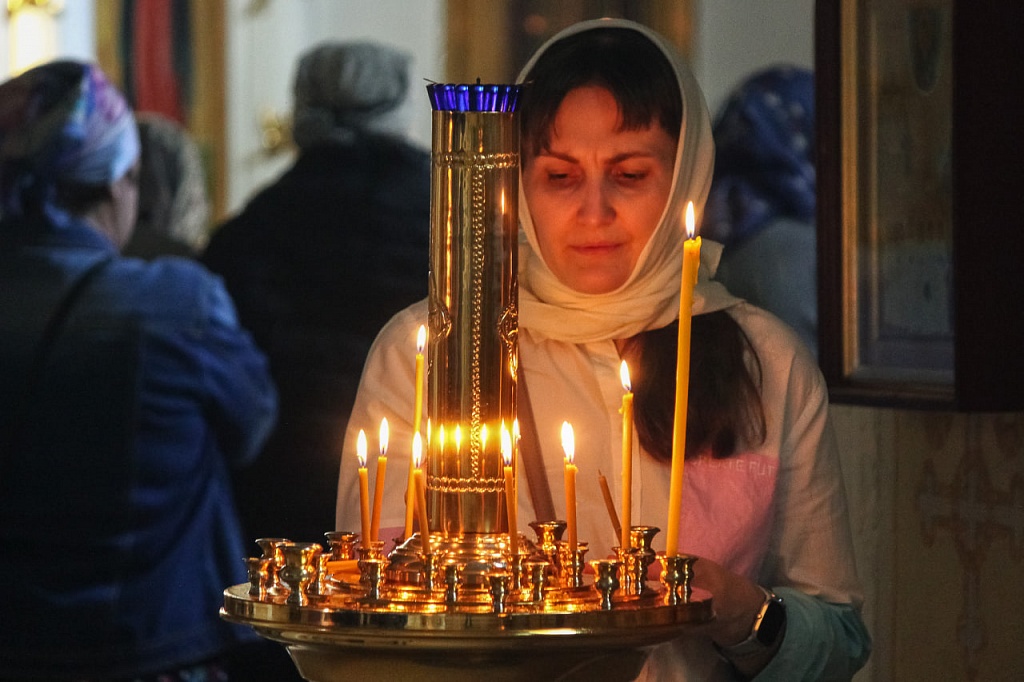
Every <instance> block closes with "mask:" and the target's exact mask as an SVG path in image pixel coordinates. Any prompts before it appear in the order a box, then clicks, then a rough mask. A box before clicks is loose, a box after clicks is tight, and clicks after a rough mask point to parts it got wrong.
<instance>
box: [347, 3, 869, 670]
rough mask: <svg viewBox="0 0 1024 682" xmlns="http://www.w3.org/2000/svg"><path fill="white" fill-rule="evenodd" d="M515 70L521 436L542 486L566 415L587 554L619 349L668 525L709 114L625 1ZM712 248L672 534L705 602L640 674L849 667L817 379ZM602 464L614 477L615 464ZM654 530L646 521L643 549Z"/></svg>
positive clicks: (856, 648) (700, 301) (846, 566)
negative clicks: (722, 277) (519, 92)
mask: <svg viewBox="0 0 1024 682" xmlns="http://www.w3.org/2000/svg"><path fill="white" fill-rule="evenodd" d="M522 80H523V81H524V82H526V83H528V84H529V85H528V88H527V89H526V92H525V95H524V97H525V99H524V100H523V102H522V106H521V111H522V126H523V137H522V159H523V165H522V183H521V190H522V195H523V200H522V201H521V202H520V218H521V223H522V229H521V231H520V237H521V239H520V254H519V283H520V290H519V297H520V298H519V322H520V326H519V358H520V377H519V380H520V381H521V382H522V381H525V383H526V385H527V386H528V388H529V393H530V396H531V398H532V404H530V405H528V404H525V403H523V402H522V401H521V402H520V404H519V418H520V423H521V427H522V431H523V432H524V443H525V442H526V438H525V433H526V431H527V429H528V428H532V429H535V430H536V433H537V434H538V440H539V441H540V447H541V449H542V456H543V462H544V467H543V468H544V471H543V472H542V473H543V478H545V479H546V480H547V481H548V485H549V487H550V488H551V490H552V491H555V492H557V491H560V490H561V487H562V481H561V479H562V475H563V459H562V451H561V448H560V447H559V445H560V443H559V429H560V425H561V423H562V422H563V421H569V422H570V423H571V424H572V425H573V427H574V429H575V434H576V437H575V464H576V466H578V468H579V472H580V475H579V485H578V487H577V491H576V492H577V497H578V507H579V511H578V516H579V527H578V534H579V538H580V540H581V541H588V542H589V543H590V553H591V556H597V557H600V556H605V555H608V554H610V553H611V552H612V547H613V546H614V545H617V544H618V539H617V538H616V537H615V536H614V531H613V529H612V527H611V524H609V523H608V519H607V514H606V511H605V507H604V504H603V501H602V494H601V490H600V487H599V485H598V479H597V471H598V470H599V469H600V470H601V471H604V472H619V471H620V467H619V466H617V462H618V459H619V457H620V448H619V446H620V442H621V429H622V421H621V418H620V415H619V414H618V411H619V407H620V401H621V398H622V385H621V383H620V380H619V363H620V361H621V360H622V359H626V360H627V361H628V362H629V369H630V373H631V377H632V388H633V392H634V397H635V404H634V407H635V413H636V432H637V441H638V445H639V447H638V448H636V451H637V455H636V456H635V457H634V460H633V468H632V478H633V481H634V486H635V489H634V490H633V491H632V492H633V494H632V499H633V505H632V510H631V512H632V513H631V517H632V520H633V523H634V524H644V525H653V526H659V527H661V528H665V527H666V525H667V524H666V517H667V514H668V508H669V502H668V501H669V492H670V491H669V487H670V460H671V458H672V449H673V445H672V429H673V423H674V414H673V412H674V400H673V398H674V393H675V390H676V381H675V366H676V352H677V338H678V337H679V333H678V316H679V310H680V286H679V283H680V263H681V262H682V255H683V250H684V249H683V242H684V239H685V233H684V219H683V217H684V209H685V206H686V204H687V202H689V201H692V202H693V203H694V204H695V208H696V212H697V214H698V215H699V214H700V209H701V207H702V206H703V202H704V199H705V197H706V195H707V191H708V186H709V184H710V180H711V173H712V167H713V158H714V149H713V142H712V138H711V127H710V122H709V119H708V114H707V110H706V107H705V104H704V100H703V96H702V94H701V92H700V89H699V87H698V86H697V84H696V82H695V80H694V78H693V76H692V74H691V73H690V71H689V69H688V67H687V66H686V64H685V63H684V61H683V60H682V58H681V57H680V56H679V55H678V54H676V52H675V51H674V50H673V49H672V48H671V47H670V46H669V44H668V43H667V42H666V41H665V40H664V39H663V38H661V37H660V36H658V35H657V34H655V33H654V32H652V31H650V30H649V29H647V28H645V27H642V26H639V25H637V24H633V23H629V22H624V21H617V20H600V21H592V22H584V23H582V24H578V25H576V26H573V27H571V28H569V29H567V30H566V31H563V32H562V33H561V34H559V35H558V36H556V37H555V38H553V39H552V40H551V41H550V42H549V43H547V44H546V45H545V46H544V47H543V48H541V50H539V51H538V54H537V55H536V56H535V57H534V58H533V59H532V60H531V62H530V63H529V64H528V65H527V67H526V69H525V70H524V72H523V76H522ZM719 252H720V247H718V245H716V244H714V243H709V242H706V241H705V243H704V247H703V250H702V251H701V254H700V258H701V261H700V268H699V280H698V282H697V284H696V288H695V290H694V292H693V305H692V322H691V325H692V342H691V347H692V356H691V360H690V367H691V376H690V377H689V410H688V419H687V420H686V422H685V423H686V427H687V428H686V450H685V451H686V454H687V458H686V469H685V471H686V477H685V484H684V488H683V493H682V504H681V511H680V516H679V519H678V524H669V525H678V527H679V532H678V537H676V538H674V542H672V543H668V544H678V548H679V551H682V552H686V553H689V554H692V555H696V556H698V557H700V559H699V560H698V561H697V563H696V565H695V571H696V575H695V584H696V585H697V586H699V587H702V588H704V589H706V590H708V591H709V592H711V593H712V594H713V595H714V606H715V611H716V614H717V618H716V620H715V621H714V622H713V623H710V624H708V625H707V626H704V629H702V630H701V632H700V633H697V634H691V635H688V636H686V637H683V638H680V639H678V640H675V641H672V642H670V643H668V644H664V645H661V646H659V647H656V648H654V649H653V650H652V652H651V655H650V657H649V658H648V662H647V666H646V667H645V669H644V671H643V672H642V673H641V679H649V680H677V679H678V680H728V679H744V678H751V677H755V678H756V679H759V680H787V681H790V680H821V679H849V678H850V677H851V676H852V675H853V674H854V672H856V671H857V670H858V669H859V668H860V667H861V666H862V665H863V663H864V662H865V661H866V659H867V656H868V653H869V650H870V639H869V636H868V634H867V632H866V631H865V629H864V626H863V624H862V622H861V619H860V615H859V608H860V604H861V600H862V597H861V592H860V587H859V584H858V581H857V576H856V572H855V568H854V560H853V552H852V547H851V544H852V543H851V540H850V531H849V524H848V519H847V512H846V501H845V497H844V491H843V483H842V479H841V472H840V468H839V460H838V454H837V451H836V444H835V441H834V436H833V433H832V430H831V426H830V423H829V419H828V404H827V393H826V389H825V385H824V382H823V379H822V377H821V375H820V373H819V371H818V369H817V367H816V365H815V363H814V360H813V358H812V356H811V354H810V353H809V352H808V350H807V349H806V348H805V347H804V346H803V345H801V343H800V341H799V340H798V339H797V337H796V335H795V334H794V333H793V332H792V331H791V330H790V329H789V328H787V327H786V326H784V325H783V324H781V323H780V322H779V321H778V320H777V319H776V318H774V317H772V316H771V315H769V314H767V313H765V312H764V311H761V310H759V309H757V308H754V307H753V306H751V305H749V304H747V303H745V302H743V301H741V300H739V299H737V298H735V297H733V296H731V295H730V294H729V293H728V292H727V291H726V290H725V288H724V287H723V286H722V285H720V284H718V283H716V282H715V281H714V280H713V279H711V277H712V276H713V273H714V269H715V266H716V264H717V257H718V254H719ZM426 314H427V306H426V303H425V302H424V303H422V304H419V305H417V306H413V307H412V308H410V309H408V310H406V311H404V312H402V313H400V314H399V315H397V316H396V317H395V318H394V319H393V320H392V321H391V323H389V325H388V326H387V327H386V328H385V329H384V331H383V332H382V333H381V335H380V337H379V338H378V340H377V342H376V344H375V347H374V348H373V350H372V351H371V354H370V358H369V361H368V364H367V367H366V370H365V372H364V376H363V382H362V386H361V388H360V392H359V396H358V398H357V402H356V407H355V412H354V414H353V416H352V419H351V422H350V423H351V424H353V426H354V427H356V428H357V427H358V425H360V424H372V423H375V422H377V421H379V420H380V419H381V418H382V417H387V418H388V420H389V421H390V423H391V425H392V435H393V438H394V439H395V440H396V442H402V440H404V439H405V438H406V436H408V437H411V431H410V426H409V423H410V420H411V416H412V413H413V400H414V393H415V392H414V390H413V387H412V382H413V355H412V353H411V352H410V351H409V349H410V348H412V347H413V339H414V338H415V334H416V329H417V327H418V326H419V325H420V324H422V321H423V320H425V319H426ZM350 431H351V429H350ZM403 431H404V434H403ZM350 435H351V434H350ZM354 445H355V438H354V436H352V437H351V438H348V439H347V440H346V443H345V449H346V453H345V456H344V457H343V460H342V466H343V469H342V474H341V483H340V486H339V501H338V502H339V505H338V510H339V515H338V520H339V527H346V528H347V527H354V525H353V524H354V523H357V522H358V518H359V517H358V509H359V507H358V503H359V502H358V493H357V492H356V491H355V487H354V483H353V482H354V481H355V480H356V477H355V472H354V471H352V470H351V465H350V464H347V463H348V462H350V461H351V462H354V461H355V457H354V456H350V455H351V451H352V448H354ZM400 466H401V465H400ZM520 476H521V477H522V476H523V474H522V473H521V474H520ZM611 482H612V485H613V487H614V488H616V489H617V490H616V492H617V496H616V497H617V499H622V495H621V476H620V475H616V476H615V477H614V479H613V480H612V481H611ZM402 493H403V490H402V486H401V484H400V483H399V482H396V483H395V485H394V486H393V487H391V488H390V489H389V491H388V492H387V493H386V498H387V502H386V503H385V509H388V507H389V505H390V510H389V513H390V514H391V517H390V518H389V519H386V520H384V521H382V526H394V527H399V526H401V513H402V510H403V509H404V505H403V497H402ZM555 497H556V499H557V495H556V496H555ZM518 502H519V522H520V526H522V525H523V524H525V523H528V522H530V521H533V520H534V519H536V517H537V514H538V511H537V506H536V505H535V504H534V500H532V499H531V497H530V495H529V492H528V486H520V495H519V500H518ZM558 513H559V514H561V512H558ZM665 546H666V540H665V538H664V534H662V535H659V537H657V538H656V539H655V549H659V550H660V549H664V548H665ZM776 595H777V596H776ZM778 598H781V603H780V601H779V599H778ZM761 615H764V616H765V617H764V618H761V617H760V616H761Z"/></svg>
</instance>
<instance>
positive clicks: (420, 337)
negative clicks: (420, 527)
mask: <svg viewBox="0 0 1024 682" xmlns="http://www.w3.org/2000/svg"><path fill="white" fill-rule="evenodd" d="M426 345H427V328H426V327H424V326H423V325H420V328H419V331H418V332H417V333H416V378H415V380H414V381H415V387H416V388H415V395H416V400H415V402H414V403H413V413H412V432H413V433H419V432H420V425H421V422H422V421H423V349H424V348H425V347H426ZM427 428H428V438H429V428H430V425H429V424H428V425H427ZM413 469H414V467H413V463H412V459H410V460H409V481H408V483H407V485H406V488H405V537H409V536H410V535H412V519H413V510H414V509H415V508H416V486H415V485H414V484H413V480H412V479H413V473H412V472H413Z"/></svg>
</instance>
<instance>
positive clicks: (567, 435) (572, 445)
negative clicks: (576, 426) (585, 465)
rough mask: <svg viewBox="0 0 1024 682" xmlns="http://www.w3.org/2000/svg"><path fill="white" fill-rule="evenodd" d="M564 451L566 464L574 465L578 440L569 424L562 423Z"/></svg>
mask: <svg viewBox="0 0 1024 682" xmlns="http://www.w3.org/2000/svg"><path fill="white" fill-rule="evenodd" d="M562 450H564V451H565V461H566V463H568V464H572V463H573V459H574V458H575V454H576V439H575V437H574V436H573V432H572V424H570V423H569V422H562Z"/></svg>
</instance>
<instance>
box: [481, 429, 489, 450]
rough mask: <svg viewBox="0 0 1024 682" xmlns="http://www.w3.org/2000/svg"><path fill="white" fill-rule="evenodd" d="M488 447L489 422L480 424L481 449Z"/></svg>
mask: <svg viewBox="0 0 1024 682" xmlns="http://www.w3.org/2000/svg"><path fill="white" fill-rule="evenodd" d="M486 447H487V424H481V425H480V449H481V450H483V449H484V448H486Z"/></svg>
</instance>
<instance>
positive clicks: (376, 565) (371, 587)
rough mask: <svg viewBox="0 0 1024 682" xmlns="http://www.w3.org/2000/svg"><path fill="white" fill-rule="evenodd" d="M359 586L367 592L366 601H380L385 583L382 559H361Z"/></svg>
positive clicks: (359, 563) (358, 564) (359, 562)
mask: <svg viewBox="0 0 1024 682" xmlns="http://www.w3.org/2000/svg"><path fill="white" fill-rule="evenodd" d="M356 566H358V567H359V584H360V585H362V586H363V588H364V589H365V590H366V599H367V600H368V601H371V602H376V601H380V588H381V585H382V584H383V582H384V561H383V560H382V559H360V560H359V561H358V563H357V564H356Z"/></svg>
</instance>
